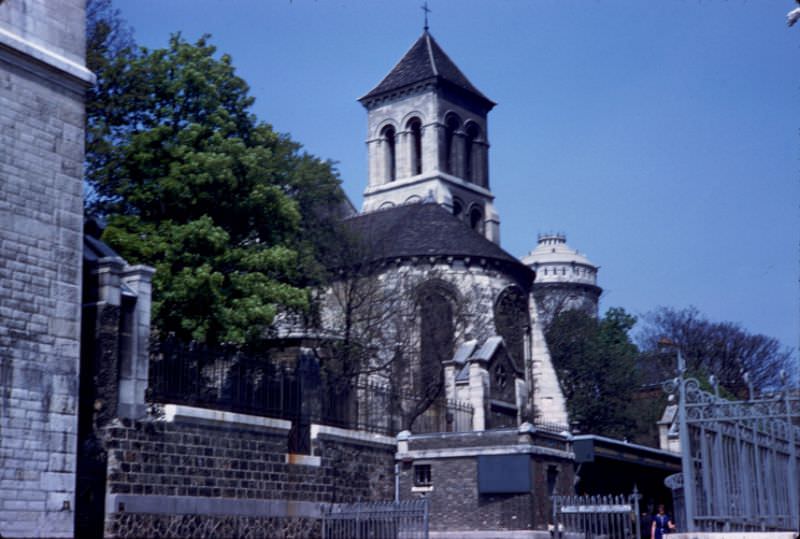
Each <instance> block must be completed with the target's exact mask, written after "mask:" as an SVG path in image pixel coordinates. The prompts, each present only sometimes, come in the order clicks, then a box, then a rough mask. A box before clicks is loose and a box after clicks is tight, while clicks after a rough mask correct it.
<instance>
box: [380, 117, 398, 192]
mask: <svg viewBox="0 0 800 539" xmlns="http://www.w3.org/2000/svg"><path fill="white" fill-rule="evenodd" d="M381 138H382V139H383V145H384V149H383V162H384V165H385V169H384V170H385V179H386V181H387V182H393V181H394V180H395V179H397V159H396V151H397V148H396V137H395V130H394V127H392V126H391V125H387V126H386V127H384V128H383V130H382V131H381Z"/></svg>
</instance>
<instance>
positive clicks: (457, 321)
mask: <svg viewBox="0 0 800 539" xmlns="http://www.w3.org/2000/svg"><path fill="white" fill-rule="evenodd" d="M360 102H361V103H362V104H363V105H364V107H365V108H366V110H367V124H368V133H369V136H368V140H367V151H368V154H369V178H368V184H367V186H366V188H365V190H364V206H363V212H362V213H361V214H359V215H357V216H354V217H351V218H350V219H348V220H347V221H346V225H347V229H348V232H349V233H350V234H351V235H352V236H353V237H354V238H356V241H357V242H358V244H359V247H360V251H361V252H360V253H359V254H358V256H356V257H353V258H352V259H351V261H350V265H351V266H352V265H356V266H358V267H360V268H368V272H369V274H368V275H367V274H364V273H363V271H362V274H360V275H357V276H355V278H356V279H362V280H371V281H372V282H374V283H375V284H374V286H373V287H372V288H374V290H375V291H376V293H374V294H373V295H374V298H371V301H368V302H364V303H365V304H367V305H369V309H370V310H371V316H373V317H374V310H375V308H374V306H375V305H389V306H390V307H388V308H385V310H386V311H388V315H387V316H386V320H385V323H383V324H381V325H380V326H381V331H380V332H379V333H373V334H370V335H365V336H364V337H366V338H362V341H364V342H369V343H370V344H371V346H372V348H373V349H374V354H375V356H376V361H375V364H377V365H386V366H390V365H391V366H390V367H387V368H386V369H384V370H383V372H382V373H379V374H378V375H377V376H380V375H381V374H382V375H383V376H384V377H385V378H386V379H387V381H389V383H391V384H396V385H400V386H402V387H403V388H404V389H407V390H409V391H413V392H417V393H420V392H422V393H427V392H429V390H430V382H431V381H434V382H436V383H437V384H439V383H440V382H443V383H442V384H440V385H441V386H442V387H443V388H445V389H446V395H447V398H455V399H462V398H464V399H466V400H467V401H468V402H470V404H471V405H472V406H473V408H474V410H475V414H474V416H473V420H474V421H473V428H474V429H475V430H483V429H486V428H492V422H491V421H489V420H488V418H490V417H494V418H495V425H497V420H500V416H498V415H496V413H500V412H497V410H499V409H501V408H502V409H504V410H505V411H506V412H505V413H508V414H511V415H514V416H515V421H514V424H515V425H516V424H520V423H521V422H523V421H526V420H531V421H533V420H534V419H538V420H543V421H548V422H552V423H558V424H562V425H566V424H567V422H568V418H567V413H566V405H565V401H564V397H563V393H562V392H561V388H560V385H559V384H558V380H557V378H556V375H555V370H554V369H553V366H552V362H551V361H550V356H549V352H548V349H547V345H546V343H545V342H544V336H543V332H542V326H541V324H537V322H538V319H539V316H538V314H537V313H538V309H537V306H536V302H537V298H536V297H535V295H534V293H533V291H534V289H535V286H536V280H535V279H536V272H535V271H534V270H532V269H531V268H530V267H528V266H526V265H525V264H523V263H521V262H520V261H519V260H517V259H516V258H515V257H513V256H512V255H510V254H509V253H507V252H506V251H504V250H503V249H502V248H501V247H500V245H499V243H500V219H499V216H498V215H497V212H496V210H495V209H494V195H493V194H492V192H491V189H490V181H489V166H488V160H489V151H488V150H489V145H488V135H487V132H488V114H489V112H490V111H491V109H492V108H493V107H494V103H493V102H492V101H491V100H490V99H488V98H487V97H486V96H485V95H484V94H482V93H481V92H480V91H479V90H478V89H477V88H476V87H475V86H474V85H473V84H472V83H471V82H470V81H469V80H468V79H467V77H466V76H465V75H464V74H463V73H462V72H461V71H460V70H459V69H458V67H457V66H456V65H455V63H454V62H453V61H452V60H451V59H450V58H449V57H448V56H447V54H446V53H445V52H444V51H443V49H442V48H441V47H440V46H439V44H438V43H437V42H436V41H435V40H434V39H433V36H431V34H430V33H429V32H428V31H427V29H426V30H425V31H424V32H423V34H422V36H420V38H419V39H418V40H417V41H416V42H415V43H414V44H413V45H412V47H411V48H410V49H409V50H408V51H407V52H406V54H405V55H404V56H403V57H402V58H401V59H400V61H399V62H398V63H397V64H396V65H395V66H394V68H392V70H391V71H390V72H389V74H388V75H386V76H385V77H384V78H383V80H382V81H381V82H380V83H379V84H378V85H377V86H376V87H375V88H373V89H372V90H371V91H370V92H368V93H367V94H366V95H365V96H364V97H362V98H361V99H360ZM345 265H346V264H345ZM351 281H352V278H351ZM350 285H351V282H345V283H339V284H338V285H334V286H333V287H332V291H331V292H332V294H329V297H328V298H327V301H326V316H325V317H324V325H325V328H324V329H325V331H326V332H328V333H332V334H337V333H338V334H341V333H342V332H343V331H345V328H344V326H343V323H344V322H346V323H347V324H349V321H350V320H352V319H353V317H352V316H350V314H352V313H346V312H344V311H343V309H342V306H343V302H342V301H341V300H340V298H338V297H336V296H337V291H338V290H340V289H342V287H344V288H345V289H347V290H348V291H351V290H352V287H351V286H350ZM331 296H333V297H331ZM362 318H363V317H362ZM351 327H352V325H348V327H347V328H346V331H348V332H349V331H350V329H351ZM492 339H499V341H497V342H499V343H502V346H501V348H502V350H503V354H505V355H507V356H508V358H509V360H510V362H506V361H504V360H501V359H498V360H497V361H495V359H496V358H494V357H493V358H484V359H483V360H478V358H477V357H474V356H473V352H475V351H477V350H480V349H483V348H485V347H486V346H488V345H489V343H490V342H492V341H491V340H492ZM468 343H474V346H473V348H474V350H472V351H471V352H470V353H466V352H465V351H464V349H463V347H464V346H465V345H467V344H468ZM457 350H459V351H460V352H459V353H457ZM459 354H460V355H459ZM503 354H501V355H503ZM459 361H461V362H463V364H460V363H459ZM467 363H469V366H468V365H467ZM501 364H504V365H505V366H502V367H501ZM445 365H446V366H447V368H443V366H445ZM443 378H444V379H443ZM420 380H423V381H424V383H423V384H422V385H421V384H420ZM498 384H499V385H502V386H503V391H506V392H508V391H509V390H508V388H510V387H513V388H514V390H513V391H511V393H514V395H510V394H509V395H507V396H504V397H503V398H502V399H498V398H496V396H497V395H496V393H497V392H498V391H500V392H502V391H501V390H500V387H499V385H498ZM507 405H508V406H507ZM502 422H503V421H501V423H502ZM503 426H508V425H505V424H503ZM411 430H412V431H413V428H412V429H411Z"/></svg>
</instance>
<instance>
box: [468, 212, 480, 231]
mask: <svg viewBox="0 0 800 539" xmlns="http://www.w3.org/2000/svg"><path fill="white" fill-rule="evenodd" d="M469 226H471V227H472V230H474V231H475V232H478V233H483V212H481V210H480V209H478V208H472V210H470V212H469Z"/></svg>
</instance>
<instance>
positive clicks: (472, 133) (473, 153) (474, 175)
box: [464, 122, 480, 183]
mask: <svg viewBox="0 0 800 539" xmlns="http://www.w3.org/2000/svg"><path fill="white" fill-rule="evenodd" d="M466 133H467V137H466V140H465V141H464V179H465V180H467V181H470V182H473V183H479V182H478V179H479V178H478V175H479V172H478V171H479V169H480V167H479V166H477V163H476V158H477V157H478V148H477V147H476V144H475V142H476V141H477V140H478V137H479V136H480V129H479V128H478V126H477V125H475V124H474V123H472V122H470V123H469V124H467V129H466Z"/></svg>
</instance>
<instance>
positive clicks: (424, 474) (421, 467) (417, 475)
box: [414, 464, 433, 487]
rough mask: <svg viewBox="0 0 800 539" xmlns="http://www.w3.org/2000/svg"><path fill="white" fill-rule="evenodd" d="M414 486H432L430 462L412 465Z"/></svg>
mask: <svg viewBox="0 0 800 539" xmlns="http://www.w3.org/2000/svg"><path fill="white" fill-rule="evenodd" d="M414 486H415V487H431V486H433V477H432V476H431V465H430V464H415V465H414Z"/></svg>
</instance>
